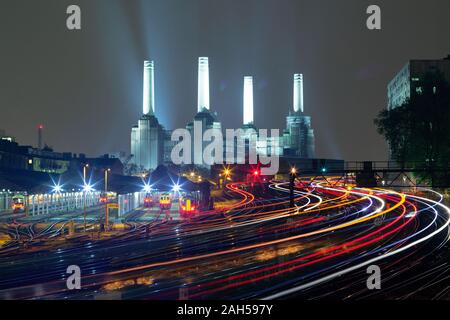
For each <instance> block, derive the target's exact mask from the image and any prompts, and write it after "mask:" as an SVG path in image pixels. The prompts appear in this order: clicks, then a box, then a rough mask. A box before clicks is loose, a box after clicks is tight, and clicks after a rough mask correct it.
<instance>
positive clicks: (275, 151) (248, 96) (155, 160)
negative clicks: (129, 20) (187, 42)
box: [131, 57, 315, 171]
mask: <svg viewBox="0 0 450 320" xmlns="http://www.w3.org/2000/svg"><path fill="white" fill-rule="evenodd" d="M143 88H144V89H143V91H144V92H143V95H144V99H143V116H142V117H141V119H139V121H138V124H137V125H135V126H134V127H132V129H131V154H132V158H131V163H133V164H134V165H136V167H137V168H138V170H142V171H147V170H154V169H156V168H157V167H158V166H159V165H160V164H166V165H169V164H171V163H172V161H171V153H172V150H173V147H174V146H175V145H176V144H177V143H178V142H177V141H172V140H171V136H172V132H173V131H171V130H166V129H164V127H163V126H162V125H161V124H160V123H159V121H158V119H157V118H156V116H155V91H154V63H153V62H152V61H151V62H150V61H145V62H144V84H143ZM186 129H187V130H188V131H189V133H190V135H191V139H192V144H191V146H195V143H194V139H195V134H194V133H195V132H196V133H201V134H203V133H204V132H205V131H206V130H208V129H217V130H219V131H221V132H222V134H223V136H224V137H225V135H224V131H223V130H222V124H221V122H220V121H219V119H218V116H217V113H216V112H213V111H211V110H210V92H209V59H208V57H200V58H199V59H198V100H197V113H196V115H195V116H194V119H193V121H191V122H189V123H188V124H187V125H186ZM241 129H242V130H243V136H241V137H239V141H236V142H237V143H235V144H234V146H233V148H234V150H231V149H229V148H231V147H230V146H228V145H226V142H224V143H225V145H224V146H223V151H224V156H225V157H224V160H225V159H226V154H227V152H233V154H234V155H235V159H234V160H235V161H234V162H238V160H242V159H237V157H238V155H237V152H236V151H237V149H238V144H239V143H241V144H242V143H244V144H245V150H246V154H245V155H243V156H244V157H247V156H248V150H249V146H250V141H254V140H256V153H257V154H259V155H270V156H274V155H278V156H283V155H285V156H291V157H298V158H305V159H311V158H314V157H315V141H314V130H313V129H312V126H311V117H310V116H308V115H306V113H305V112H304V105H303V75H301V74H295V75H294V90H293V110H291V111H290V112H289V116H288V117H287V121H286V129H285V130H284V131H283V134H282V135H281V136H280V137H267V138H263V137H259V136H258V130H257V129H256V127H255V125H254V123H253V77H252V76H246V77H244V90H243V124H242V127H241ZM201 140H202V143H203V146H202V150H205V147H206V146H207V145H209V142H205V141H203V135H202V139H201ZM195 151H196V150H195V148H193V150H191V157H190V164H194V165H197V166H201V167H204V168H206V169H208V168H209V165H208V164H206V163H205V159H203V153H202V152H195ZM244 160H245V159H244Z"/></svg>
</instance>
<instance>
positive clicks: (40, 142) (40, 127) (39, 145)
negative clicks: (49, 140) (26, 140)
mask: <svg viewBox="0 0 450 320" xmlns="http://www.w3.org/2000/svg"><path fill="white" fill-rule="evenodd" d="M42 130H44V125H42V124H40V125H38V149H39V150H41V149H42Z"/></svg>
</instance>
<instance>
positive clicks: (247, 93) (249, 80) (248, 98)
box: [244, 77, 253, 125]
mask: <svg viewBox="0 0 450 320" xmlns="http://www.w3.org/2000/svg"><path fill="white" fill-rule="evenodd" d="M246 124H253V77H244V125H246Z"/></svg>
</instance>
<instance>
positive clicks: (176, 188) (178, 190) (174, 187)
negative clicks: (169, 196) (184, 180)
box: [172, 183, 181, 192]
mask: <svg viewBox="0 0 450 320" xmlns="http://www.w3.org/2000/svg"><path fill="white" fill-rule="evenodd" d="M180 190H181V187H180V185H179V184H178V183H177V184H174V186H173V187H172V191H173V192H180Z"/></svg>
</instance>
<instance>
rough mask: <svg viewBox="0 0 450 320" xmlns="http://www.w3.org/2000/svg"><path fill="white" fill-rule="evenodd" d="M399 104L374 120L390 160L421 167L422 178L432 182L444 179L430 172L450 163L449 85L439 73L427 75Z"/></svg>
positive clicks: (441, 175)
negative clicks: (383, 139)
mask: <svg viewBox="0 0 450 320" xmlns="http://www.w3.org/2000/svg"><path fill="white" fill-rule="evenodd" d="M412 90H413V92H411V98H410V99H409V100H407V101H406V102H405V103H404V104H403V105H401V106H398V107H395V108H392V109H391V110H386V109H385V110H383V111H381V112H380V113H379V114H378V117H377V118H376V119H375V120H374V122H375V125H376V126H377V131H378V133H380V134H381V135H383V136H384V137H385V139H386V140H387V142H388V144H389V147H390V152H391V158H392V159H393V160H395V161H397V162H399V163H400V164H406V163H408V165H409V166H413V167H417V166H422V167H423V166H425V167H427V168H429V169H430V171H429V173H425V174H424V175H423V176H422V177H423V178H425V179H428V180H432V182H436V179H437V180H438V181H439V182H442V179H446V178H448V177H445V175H443V174H442V173H440V174H439V173H437V175H434V174H433V170H432V169H437V168H448V166H449V164H450V86H449V84H448V83H447V82H446V80H445V78H444V76H443V74H442V73H440V72H429V73H427V74H426V75H425V76H424V77H423V79H420V81H418V82H416V86H415V87H413V88H412Z"/></svg>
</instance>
